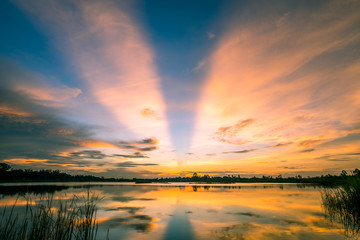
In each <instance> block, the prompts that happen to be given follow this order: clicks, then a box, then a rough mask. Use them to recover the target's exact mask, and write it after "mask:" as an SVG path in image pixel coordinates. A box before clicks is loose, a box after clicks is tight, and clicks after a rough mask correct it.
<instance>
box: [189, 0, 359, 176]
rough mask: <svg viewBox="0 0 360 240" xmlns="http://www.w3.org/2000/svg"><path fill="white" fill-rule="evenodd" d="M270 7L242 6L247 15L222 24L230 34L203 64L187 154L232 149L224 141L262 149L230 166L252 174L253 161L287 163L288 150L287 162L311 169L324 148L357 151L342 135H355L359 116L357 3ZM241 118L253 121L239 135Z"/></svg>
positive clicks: (240, 14) (220, 37) (354, 140)
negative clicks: (304, 164) (303, 163)
mask: <svg viewBox="0 0 360 240" xmlns="http://www.w3.org/2000/svg"><path fill="white" fill-rule="evenodd" d="M275 6H276V7H275V8H273V9H272V10H269V9H268V8H266V7H263V6H262V5H261V4H259V3H251V4H246V11H245V10H244V9H245V8H234V14H233V15H231V16H229V18H228V21H225V20H224V21H225V22H226V23H227V24H226V26H227V29H226V30H225V31H224V34H222V35H218V36H217V39H218V43H217V45H216V46H215V47H214V49H213V51H212V52H211V53H210V54H209V55H208V56H209V57H208V58H207V59H205V60H206V61H207V62H208V66H209V67H208V68H207V73H206V74H205V81H206V83H205V84H204V88H203V94H202V99H201V100H200V104H199V108H198V109H199V110H198V114H197V120H196V122H197V123H196V127H195V133H194V137H193V139H192V148H191V149H192V151H196V150H197V149H201V151H204V152H209V151H211V149H213V148H214V147H218V148H221V152H227V151H229V150H228V149H231V148H230V147H227V146H226V145H225V144H222V143H230V144H239V145H242V146H243V147H244V148H252V147H255V148H258V149H260V148H262V147H264V149H262V150H261V151H258V155H257V156H254V157H253V158H251V159H249V161H247V164H245V163H243V162H241V161H237V162H234V163H232V164H234V166H237V167H241V166H243V167H244V168H243V169H246V168H247V169H251V168H254V167H256V165H255V162H256V161H258V160H257V159H258V158H264V159H271V158H273V159H279V160H280V159H285V157H286V155H285V153H286V151H287V153H286V154H287V155H288V157H289V162H290V161H297V160H299V161H300V160H305V159H306V160H307V161H309V162H311V163H314V162H315V161H319V160H316V157H317V156H319V155H321V154H322V153H323V152H324V151H326V149H325V148H326V147H327V146H328V147H330V146H331V147H332V148H331V149H332V150H331V151H334V152H336V151H337V152H346V151H347V148H352V149H354V148H356V144H357V137H355V136H353V137H347V134H348V133H349V131H351V133H354V134H356V131H357V130H356V126H357V125H356V123H357V122H358V118H359V115H358V112H360V101H359V99H360V98H359V96H360V92H359V89H360V82H359V81H358V80H357V79H358V78H357V76H359V75H360V60H359V58H358V57H357V53H358V51H356V54H353V51H354V49H359V44H360V34H359V26H360V25H359V24H360V16H359V14H358V13H357V12H358V11H359V10H360V3H358V2H354V1H352V2H346V3H345V2H341V1H328V2H317V3H316V4H315V5H313V4H308V3H306V2H302V3H300V4H299V5H297V7H294V6H293V5H292V4H290V3H288V2H286V1H281V2H277V3H275ZM255 9H256V11H255ZM252 10H254V11H252ZM250 13H251V14H250ZM240 19H241V20H240ZM239 118H240V119H245V120H246V119H256V121H255V122H251V123H250V124H249V125H246V127H244V128H241V124H239V129H240V130H239V129H238V128H237V127H236V124H235V125H233V123H234V122H237V121H238V120H239ZM238 123H241V121H240V122H238ZM219 126H222V127H220V128H219ZM348 127H350V129H345V128H348ZM214 129H217V131H216V133H215V134H214ZM342 138H347V139H346V140H345V139H342ZM335 139H339V140H337V141H336V140H335ZM340 139H342V140H340ZM219 142H220V143H219ZM345 142H346V143H345ZM274 143H276V144H274ZM286 143H293V144H288V145H283V144H286ZM266 146H272V147H269V148H266ZM280 147H281V149H280ZM315 147H316V151H313V152H311V154H310V150H309V151H308V153H309V154H300V153H299V151H302V150H304V149H306V150H307V149H314V148H315ZM265 151H266V152H265ZM329 151H330V150H329ZM239 160H240V159H239ZM218 164H220V163H218ZM311 166H315V165H311ZM269 169H270V167H269ZM309 169H310V167H309Z"/></svg>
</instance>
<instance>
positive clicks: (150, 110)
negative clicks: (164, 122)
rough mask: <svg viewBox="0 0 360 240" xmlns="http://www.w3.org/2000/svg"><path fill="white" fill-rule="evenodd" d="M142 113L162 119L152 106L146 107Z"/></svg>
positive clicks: (155, 118)
mask: <svg viewBox="0 0 360 240" xmlns="http://www.w3.org/2000/svg"><path fill="white" fill-rule="evenodd" d="M140 113H141V115H142V116H143V117H146V118H150V119H154V120H161V117H160V116H159V115H158V114H157V113H156V112H155V111H154V110H152V109H151V108H144V109H142V110H141V112H140Z"/></svg>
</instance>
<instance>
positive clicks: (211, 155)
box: [205, 153, 216, 157]
mask: <svg viewBox="0 0 360 240" xmlns="http://www.w3.org/2000/svg"><path fill="white" fill-rule="evenodd" d="M205 156H207V157H213V156H216V153H206V154H205Z"/></svg>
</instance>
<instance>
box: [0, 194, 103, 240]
mask: <svg viewBox="0 0 360 240" xmlns="http://www.w3.org/2000/svg"><path fill="white" fill-rule="evenodd" d="M98 200H99V199H98V197H97V196H95V195H92V194H90V193H89V192H88V194H87V196H86V197H83V198H79V197H77V196H74V197H73V198H72V199H71V200H70V201H69V200H55V199H54V198H53V196H51V195H50V196H47V197H40V198H38V199H35V200H32V199H29V198H27V204H26V207H25V211H24V212H22V213H21V214H16V213H15V212H16V211H15V210H16V203H15V204H14V205H13V206H10V207H7V208H5V209H4V210H3V211H2V213H1V216H0V239H1V240H15V239H16V240H95V239H96V235H97V230H98V222H97V220H96V212H97V207H96V203H97V201H98Z"/></svg>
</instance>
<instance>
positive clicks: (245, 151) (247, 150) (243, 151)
mask: <svg viewBox="0 0 360 240" xmlns="http://www.w3.org/2000/svg"><path fill="white" fill-rule="evenodd" d="M255 150H257V149H246V150H241V151H231V152H223V153H225V154H227V153H249V152H253V151H255Z"/></svg>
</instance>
